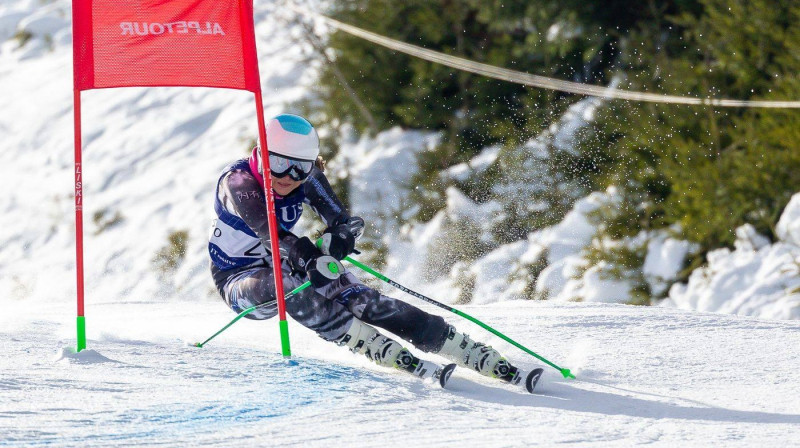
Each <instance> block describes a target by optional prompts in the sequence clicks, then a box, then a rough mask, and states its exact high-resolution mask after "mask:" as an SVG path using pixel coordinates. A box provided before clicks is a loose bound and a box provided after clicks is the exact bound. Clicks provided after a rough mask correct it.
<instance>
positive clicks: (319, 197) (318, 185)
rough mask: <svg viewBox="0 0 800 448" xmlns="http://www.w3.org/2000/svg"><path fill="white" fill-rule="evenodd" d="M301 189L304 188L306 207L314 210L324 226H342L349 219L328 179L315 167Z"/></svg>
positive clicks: (348, 214)
mask: <svg viewBox="0 0 800 448" xmlns="http://www.w3.org/2000/svg"><path fill="white" fill-rule="evenodd" d="M303 188H305V194H306V201H307V202H308V205H309V206H310V207H311V208H312V209H314V212H315V213H316V214H317V215H319V217H320V219H322V222H324V223H325V225H326V226H328V227H332V226H335V225H338V224H342V223H344V222H345V221H347V219H348V218H350V213H349V212H348V211H347V209H345V207H344V205H343V204H342V201H340V200H339V198H338V197H337V196H336V193H334V192H333V188H331V184H330V182H328V178H327V177H325V174H323V173H322V171H320V170H319V169H317V168H316V167H314V169H313V170H312V171H311V174H310V175H309V176H308V179H307V180H306V181H305V183H304V184H303Z"/></svg>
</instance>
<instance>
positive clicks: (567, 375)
mask: <svg viewBox="0 0 800 448" xmlns="http://www.w3.org/2000/svg"><path fill="white" fill-rule="evenodd" d="M561 374H562V375H564V378H572V379H573V380H574V379H575V375H573V374H572V372H570V371H569V369H561Z"/></svg>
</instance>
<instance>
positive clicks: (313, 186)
mask: <svg viewBox="0 0 800 448" xmlns="http://www.w3.org/2000/svg"><path fill="white" fill-rule="evenodd" d="M293 195H301V196H304V198H303V202H304V203H306V204H307V205H309V206H311V208H312V209H313V210H314V211H315V212H316V213H317V215H318V216H319V217H320V218H321V219H322V220H323V222H324V223H325V224H327V225H328V226H329V227H332V226H335V225H338V224H340V223H343V222H345V221H347V219H348V218H349V217H350V216H349V214H348V213H347V211H346V210H345V208H344V207H343V206H342V204H341V201H339V199H338V198H337V197H336V195H335V194H334V192H333V190H332V189H331V187H330V184H329V183H328V180H327V179H326V178H325V175H324V174H323V173H322V172H321V171H320V170H318V169H317V168H314V170H313V171H312V173H311V175H310V176H309V178H308V179H307V180H306V181H305V182H304V183H303V184H301V186H300V187H298V188H297V189H296V190H295V191H293V192H292V193H290V194H289V195H288V196H286V197H282V198H280V197H279V198H280V200H281V202H284V203H286V202H292V199H293ZM297 197H299V196H297ZM217 199H218V201H219V203H218V204H221V205H222V208H224V210H223V211H220V210H221V209H219V208H217V214H218V217H219V216H221V215H223V214H225V213H232V214H234V215H236V216H238V217H239V218H241V220H242V221H243V222H244V223H246V225H247V227H248V228H249V229H250V230H251V231H252V232H253V233H254V234H255V235H256V236H257V238H258V239H259V240H260V241H261V245H263V248H264V249H265V250H266V256H264V257H263V258H261V259H258V260H255V261H254V262H253V263H252V264H248V265H245V266H237V267H228V266H222V267H221V266H218V265H217V264H215V263H214V262H212V263H211V273H212V276H213V278H214V283H215V284H216V286H217V289H218V290H219V292H220V295H221V296H222V297H223V299H224V300H225V302H226V303H227V304H228V306H230V307H231V308H232V309H233V310H234V311H236V312H241V311H242V310H244V309H246V308H249V307H251V306H253V305H258V304H262V303H265V302H271V303H272V305H271V306H266V307H262V308H259V309H258V310H256V311H254V312H252V313H250V314H249V315H247V317H248V318H251V319H268V318H270V317H273V316H275V315H276V314H277V303H276V301H275V283H274V277H273V270H272V258H271V255H269V248H270V237H269V228H268V224H267V211H266V207H265V200H264V198H263V189H262V187H261V184H260V183H259V182H258V181H257V180H256V178H255V177H254V176H253V174H252V173H251V171H250V170H249V169H248V168H247V167H245V166H243V165H241V164H240V165H239V166H238V168H236V167H235V168H233V169H231V170H229V171H228V172H226V173H224V174H223V176H222V177H221V179H220V182H219V184H218V187H217ZM276 202H277V201H276ZM218 207H219V206H218ZM276 210H277V206H276ZM282 217H283V218H286V217H287V215H286V214H285V213H284V214H282V213H281V211H280V210H279V216H278V221H279V222H281V221H285V220H282ZM288 217H290V218H295V216H293V215H291V216H288ZM298 217H299V216H298ZM295 222H296V219H294V220H293V222H290V223H289V225H288V226H287V223H286V222H281V227H282V228H281V230H280V231H279V234H278V236H279V238H280V241H279V244H280V251H281V255H282V263H281V267H282V271H283V285H284V291H285V292H286V293H288V292H289V291H291V290H292V289H294V288H295V287H297V286H299V285H301V284H302V283H304V282H305V281H306V280H307V279H306V278H305V276H304V275H302V274H299V273H293V272H292V270H291V268H290V267H289V265H288V262H287V261H286V254H287V253H288V250H289V249H290V248H291V246H292V245H293V244H294V243H295V242H296V241H297V239H298V237H297V236H295V235H293V234H292V233H291V232H290V231H289V230H290V229H291V226H293V225H294V223H295ZM215 223H216V221H215ZM286 227H288V228H286ZM212 259H213V256H212ZM286 311H287V312H288V314H289V315H290V316H291V317H292V318H293V319H294V320H295V321H297V322H299V323H300V324H302V325H303V326H305V327H308V328H310V329H311V330H314V331H315V332H317V334H319V335H320V336H321V337H322V338H323V339H326V340H330V341H334V340H337V339H339V338H341V337H342V336H343V335H344V334H345V333H346V332H347V330H348V329H349V328H350V324H351V323H352V320H353V316H355V317H357V318H359V319H361V320H362V321H364V322H366V323H368V324H370V325H374V326H376V327H380V328H383V329H385V330H387V331H389V332H391V333H393V334H395V335H397V336H399V337H401V338H402V339H405V340H406V341H408V342H411V343H412V344H414V345H415V346H416V347H417V348H419V349H420V350H423V351H426V352H431V351H433V352H436V351H438V350H439V349H440V348H441V347H442V345H443V344H444V341H445V338H446V337H447V333H448V330H449V328H448V325H447V323H446V322H445V321H444V319H443V318H442V317H440V316H436V315H432V314H429V313H426V312H424V311H422V310H420V309H419V308H416V307H414V306H411V305H409V304H407V303H405V302H402V301H399V300H396V299H393V298H391V297H387V296H384V295H382V294H380V293H379V292H378V291H377V290H375V289H372V288H369V287H367V286H365V285H364V284H363V283H361V282H360V281H359V280H358V279H357V278H356V277H355V276H354V275H353V274H352V273H350V272H347V273H345V274H343V275H341V276H340V277H339V278H338V279H337V280H335V281H333V282H332V283H331V284H329V285H327V286H325V287H323V288H317V289H314V288H306V289H305V290H303V291H302V292H301V293H299V294H297V295H295V296H293V297H289V298H288V299H287V300H286Z"/></svg>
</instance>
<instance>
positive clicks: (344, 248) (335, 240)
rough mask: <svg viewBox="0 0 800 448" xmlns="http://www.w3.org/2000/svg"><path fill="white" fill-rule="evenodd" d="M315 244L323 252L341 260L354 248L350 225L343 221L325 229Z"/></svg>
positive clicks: (354, 240)
mask: <svg viewBox="0 0 800 448" xmlns="http://www.w3.org/2000/svg"><path fill="white" fill-rule="evenodd" d="M359 219H360V218H359ZM362 222H363V221H362ZM317 244H318V246H319V250H321V251H322V253H323V254H325V255H330V256H332V257H333V258H335V259H337V260H343V259H344V257H346V256H348V255H350V254H352V253H353V251H354V250H355V248H356V237H355V235H353V234H352V233H351V232H350V226H349V225H348V224H347V223H345V224H340V225H338V226H334V227H331V228H330V229H328V230H326V231H325V233H323V234H322V237H321V238H320V239H319V241H318V243H317Z"/></svg>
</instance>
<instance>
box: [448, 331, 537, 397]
mask: <svg viewBox="0 0 800 448" xmlns="http://www.w3.org/2000/svg"><path fill="white" fill-rule="evenodd" d="M437 354H438V355H441V356H443V357H445V358H447V359H449V360H451V361H454V362H455V363H457V364H458V365H459V366H462V367H466V368H468V369H471V370H474V371H476V372H478V373H480V374H481V375H484V376H488V377H490V378H499V379H501V380H503V381H505V382H507V383H511V384H514V385H520V386H523V387H524V388H525V390H527V391H528V392H529V393H533V389H534V388H535V387H536V382H537V381H539V378H540V377H541V376H542V372H543V370H542V369H540V368H537V369H533V370H531V371H523V370H521V369H518V368H516V367H514V366H512V365H511V364H509V362H508V361H507V360H506V359H505V358H503V357H502V356H501V355H500V353H498V352H497V350H495V349H493V348H492V347H490V346H488V345H486V344H483V343H481V342H475V341H473V340H472V339H471V338H470V337H469V335H466V334H464V333H459V332H458V331H456V329H455V327H453V326H452V325H451V326H450V331H449V332H448V334H447V338H446V339H445V341H444V345H443V346H442V348H441V349H440V350H439V351H438V352H437ZM523 379H524V381H523Z"/></svg>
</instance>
